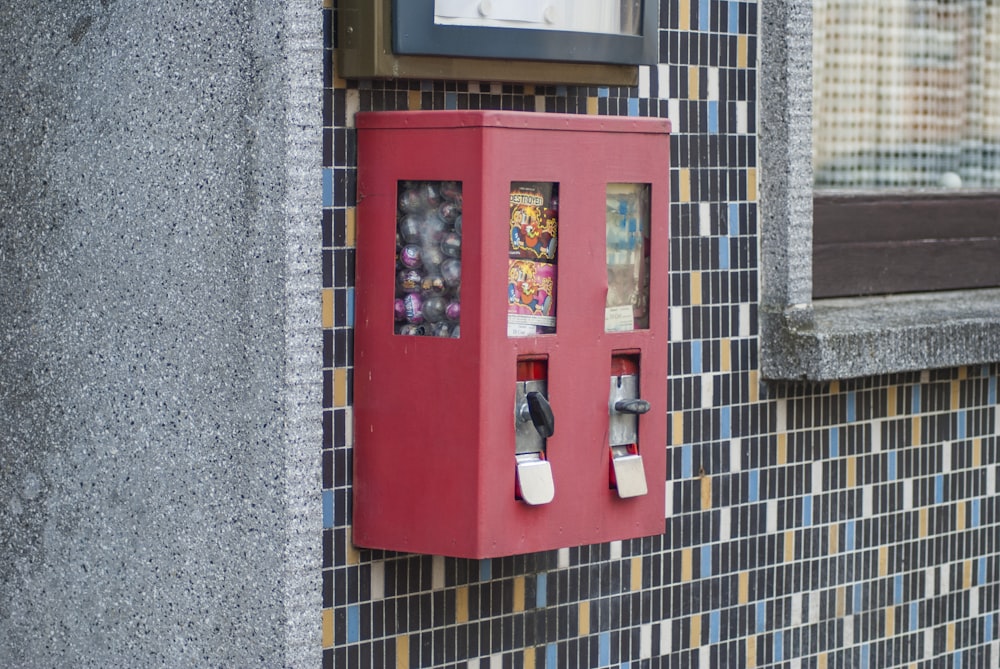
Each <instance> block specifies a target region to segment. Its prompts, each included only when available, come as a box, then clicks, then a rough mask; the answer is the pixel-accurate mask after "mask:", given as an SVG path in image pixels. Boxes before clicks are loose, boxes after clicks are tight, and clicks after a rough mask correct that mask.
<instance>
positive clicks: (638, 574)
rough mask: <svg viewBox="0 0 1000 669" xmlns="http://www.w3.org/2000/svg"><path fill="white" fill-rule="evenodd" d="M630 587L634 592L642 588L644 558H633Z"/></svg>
mask: <svg viewBox="0 0 1000 669" xmlns="http://www.w3.org/2000/svg"><path fill="white" fill-rule="evenodd" d="M629 589H630V590H632V592H636V591H637V590H642V558H641V557H634V558H632V573H631V578H630V579H629Z"/></svg>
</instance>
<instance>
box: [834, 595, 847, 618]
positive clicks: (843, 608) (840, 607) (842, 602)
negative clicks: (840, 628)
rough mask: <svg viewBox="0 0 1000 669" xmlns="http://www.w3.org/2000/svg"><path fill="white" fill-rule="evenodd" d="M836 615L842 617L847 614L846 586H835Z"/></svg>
mask: <svg viewBox="0 0 1000 669" xmlns="http://www.w3.org/2000/svg"><path fill="white" fill-rule="evenodd" d="M836 610H837V617H838V618H843V617H844V616H846V615H847V588H846V587H843V588H837V609H836Z"/></svg>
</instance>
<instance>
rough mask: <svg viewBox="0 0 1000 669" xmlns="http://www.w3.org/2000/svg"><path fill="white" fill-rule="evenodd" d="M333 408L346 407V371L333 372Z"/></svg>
mask: <svg viewBox="0 0 1000 669" xmlns="http://www.w3.org/2000/svg"><path fill="white" fill-rule="evenodd" d="M333 406H335V407H344V406H347V370H346V369H344V368H343V367H342V368H340V369H335V370H333Z"/></svg>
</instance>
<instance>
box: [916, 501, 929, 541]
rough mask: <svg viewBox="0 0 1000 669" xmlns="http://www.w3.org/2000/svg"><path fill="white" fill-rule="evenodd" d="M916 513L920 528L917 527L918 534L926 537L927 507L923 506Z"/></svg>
mask: <svg viewBox="0 0 1000 669" xmlns="http://www.w3.org/2000/svg"><path fill="white" fill-rule="evenodd" d="M917 515H918V518H919V521H918V524H919V527H920V529H919V532H920V536H922V537H926V536H927V507H924V508H922V509H920V513H919V514H917Z"/></svg>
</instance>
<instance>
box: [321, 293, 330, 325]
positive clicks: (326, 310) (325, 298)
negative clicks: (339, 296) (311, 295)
mask: <svg viewBox="0 0 1000 669" xmlns="http://www.w3.org/2000/svg"><path fill="white" fill-rule="evenodd" d="M320 304H321V309H322V312H321V313H322V315H323V327H325V328H332V327H333V288H324V289H323V290H321V291H320Z"/></svg>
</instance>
